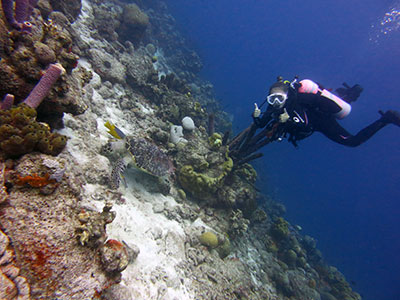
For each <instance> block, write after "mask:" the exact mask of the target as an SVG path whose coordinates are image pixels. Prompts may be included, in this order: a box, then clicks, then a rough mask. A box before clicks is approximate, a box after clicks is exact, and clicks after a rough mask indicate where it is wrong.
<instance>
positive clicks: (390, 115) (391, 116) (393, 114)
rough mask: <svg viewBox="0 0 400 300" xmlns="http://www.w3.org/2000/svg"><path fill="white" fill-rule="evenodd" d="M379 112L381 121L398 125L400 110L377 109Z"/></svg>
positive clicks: (399, 124) (399, 122)
mask: <svg viewBox="0 0 400 300" xmlns="http://www.w3.org/2000/svg"><path fill="white" fill-rule="evenodd" d="M379 113H380V114H381V116H382V117H381V121H383V122H385V123H388V124H389V123H391V124H394V125H397V126H399V127H400V112H398V111H395V110H388V111H387V112H385V113H384V112H383V111H381V110H380V111H379Z"/></svg>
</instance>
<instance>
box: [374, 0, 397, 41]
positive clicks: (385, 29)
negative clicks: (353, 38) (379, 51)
mask: <svg viewBox="0 0 400 300" xmlns="http://www.w3.org/2000/svg"><path fill="white" fill-rule="evenodd" d="M371 29H372V30H371V34H370V39H369V40H370V41H371V42H373V43H376V44H379V42H380V40H382V39H384V38H385V37H386V36H388V35H391V34H394V33H395V32H398V31H399V29H400V1H396V2H395V3H394V4H393V5H392V6H391V8H390V9H389V11H388V12H387V13H385V15H384V16H383V17H382V18H380V20H379V21H378V22H377V23H376V24H373V25H372V26H371Z"/></svg>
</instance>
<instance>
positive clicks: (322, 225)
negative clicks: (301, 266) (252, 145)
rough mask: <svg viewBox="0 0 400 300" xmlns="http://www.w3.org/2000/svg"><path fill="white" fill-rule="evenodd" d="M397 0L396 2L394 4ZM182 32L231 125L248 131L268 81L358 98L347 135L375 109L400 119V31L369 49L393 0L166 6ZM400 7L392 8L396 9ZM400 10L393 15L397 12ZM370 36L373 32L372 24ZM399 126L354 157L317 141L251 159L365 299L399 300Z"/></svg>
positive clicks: (223, 0) (224, 0) (267, 186)
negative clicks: (354, 90) (305, 82)
mask: <svg viewBox="0 0 400 300" xmlns="http://www.w3.org/2000/svg"><path fill="white" fill-rule="evenodd" d="M397 2H398V1H397ZM167 3H168V5H169V7H170V9H171V12H172V14H173V15H174V17H175V18H176V20H177V22H178V25H179V26H180V30H181V31H183V32H184V34H185V35H186V37H188V39H189V40H190V41H191V42H192V43H193V45H194V46H195V48H196V50H197V51H198V52H199V54H200V56H201V57H202V59H203V62H204V64H205V67H204V71H203V74H202V75H203V76H204V77H205V78H207V79H208V80H210V81H211V82H212V83H213V84H214V85H215V90H216V93H217V96H218V98H219V99H220V100H221V102H222V103H223V106H224V107H225V110H226V111H228V112H230V113H232V114H233V115H234V118H235V119H234V128H235V130H240V129H243V128H244V127H246V126H247V125H248V124H249V123H250V122H251V118H250V114H251V112H252V110H253V103H254V102H259V103H260V102H261V101H262V100H263V99H264V98H265V95H266V93H267V90H268V86H269V85H270V84H271V83H273V82H274V81H275V78H276V76H277V75H282V76H284V77H285V78H286V79H292V78H293V76H294V75H300V77H301V78H310V79H313V80H315V81H318V82H320V83H322V84H324V85H325V86H326V87H332V88H336V87H338V86H340V85H341V83H342V82H343V81H347V82H348V83H349V84H354V83H359V84H361V85H362V86H363V87H364V92H363V94H362V96H361V98H360V99H359V101H358V102H356V103H355V104H354V105H353V111H352V113H351V114H350V116H349V117H347V118H346V119H345V120H343V121H341V124H342V125H343V126H344V127H346V128H347V129H348V130H349V131H351V132H354V133H356V132H357V131H358V130H360V129H362V128H363V127H364V126H366V125H367V124H370V123H371V122H373V121H375V120H376V119H377V118H378V113H377V110H378V109H383V110H386V109H397V110H400V95H399V87H400V60H399V57H400V32H398V31H397V32H392V33H391V34H389V35H388V36H385V37H384V38H380V39H379V40H378V42H379V43H378V44H377V43H373V42H371V41H369V38H370V36H374V32H375V31H376V30H377V29H376V28H375V29H373V28H371V25H373V24H375V25H376V24H378V23H379V21H380V19H381V18H382V17H383V16H384V14H385V13H386V12H388V11H389V8H390V5H391V4H393V1H384V0H375V1H372V0H363V1H348V0H347V1H343V0H336V1H317V0H304V1H266V0H265V1H261V0H246V1H238V0H230V1H228V0H217V1H200V0H191V1H187V0H169V1H167ZM397 5H399V3H397ZM398 8H399V7H398ZM378 27H379V26H378ZM399 150H400V128H398V127H395V126H392V125H390V126H387V127H386V128H384V129H383V130H382V131H381V132H379V133H378V134H377V135H376V136H374V137H373V138H372V139H371V140H370V141H368V142H367V143H366V144H364V145H362V146H360V147H358V148H346V147H344V146H341V145H337V144H335V143H333V142H331V141H330V140H328V139H326V138H324V137H323V136H322V135H320V134H318V133H316V134H314V135H313V136H312V137H310V138H308V139H306V140H304V141H302V142H301V143H300V149H298V150H296V149H294V148H293V146H291V145H290V144H288V143H287V142H282V143H276V144H273V145H269V146H267V147H266V148H265V149H264V153H265V156H264V157H263V158H262V159H261V160H259V161H256V163H255V166H256V168H257V170H258V174H259V187H260V188H261V189H262V190H264V191H267V192H268V193H269V194H271V195H272V196H273V197H275V198H276V199H278V200H280V201H282V202H284V203H285V205H286V206H287V210H288V212H287V216H286V217H287V218H288V219H289V220H290V221H291V222H292V223H294V224H299V225H301V226H302V227H303V229H304V233H305V234H309V235H311V236H313V237H315V238H316V239H317V240H318V247H319V248H320V249H321V250H322V252H323V253H324V256H325V258H326V260H327V261H328V263H329V264H331V265H334V266H337V267H338V268H339V270H341V271H342V272H343V273H344V274H345V276H346V278H347V279H348V280H349V281H350V280H354V281H355V282H356V284H357V285H356V286H355V287H354V289H355V290H356V291H358V292H359V293H361V294H362V295H363V299H366V300H375V299H385V300H398V299H400V288H399V287H400V276H399V274H398V270H399V269H400V258H399V257H400V239H399V231H398V230H399V228H400V203H399V199H400V175H399V170H400V158H399V153H400V151H399Z"/></svg>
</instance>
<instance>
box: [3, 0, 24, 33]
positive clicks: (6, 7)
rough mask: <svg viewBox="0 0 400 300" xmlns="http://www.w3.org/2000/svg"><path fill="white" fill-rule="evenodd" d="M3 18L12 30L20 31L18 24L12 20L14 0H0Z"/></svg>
mask: <svg viewBox="0 0 400 300" xmlns="http://www.w3.org/2000/svg"><path fill="white" fill-rule="evenodd" d="M1 7H2V8H3V12H4V16H5V17H6V19H7V22H8V23H9V24H10V25H11V26H12V27H14V28H17V29H21V26H20V24H19V23H18V22H17V20H15V18H14V0H1Z"/></svg>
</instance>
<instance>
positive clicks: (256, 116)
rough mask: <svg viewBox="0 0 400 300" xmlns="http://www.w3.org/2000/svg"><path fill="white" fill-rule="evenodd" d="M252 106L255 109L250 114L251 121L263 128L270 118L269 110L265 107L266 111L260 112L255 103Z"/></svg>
mask: <svg viewBox="0 0 400 300" xmlns="http://www.w3.org/2000/svg"><path fill="white" fill-rule="evenodd" d="M254 106H255V109H254V112H253V113H252V115H251V116H252V118H253V122H254V124H255V125H256V126H257V127H258V128H263V127H264V126H265V125H267V124H268V123H269V122H270V121H271V119H272V115H271V110H269V109H267V111H265V112H264V113H262V114H261V111H260V109H259V108H258V106H257V104H254Z"/></svg>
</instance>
